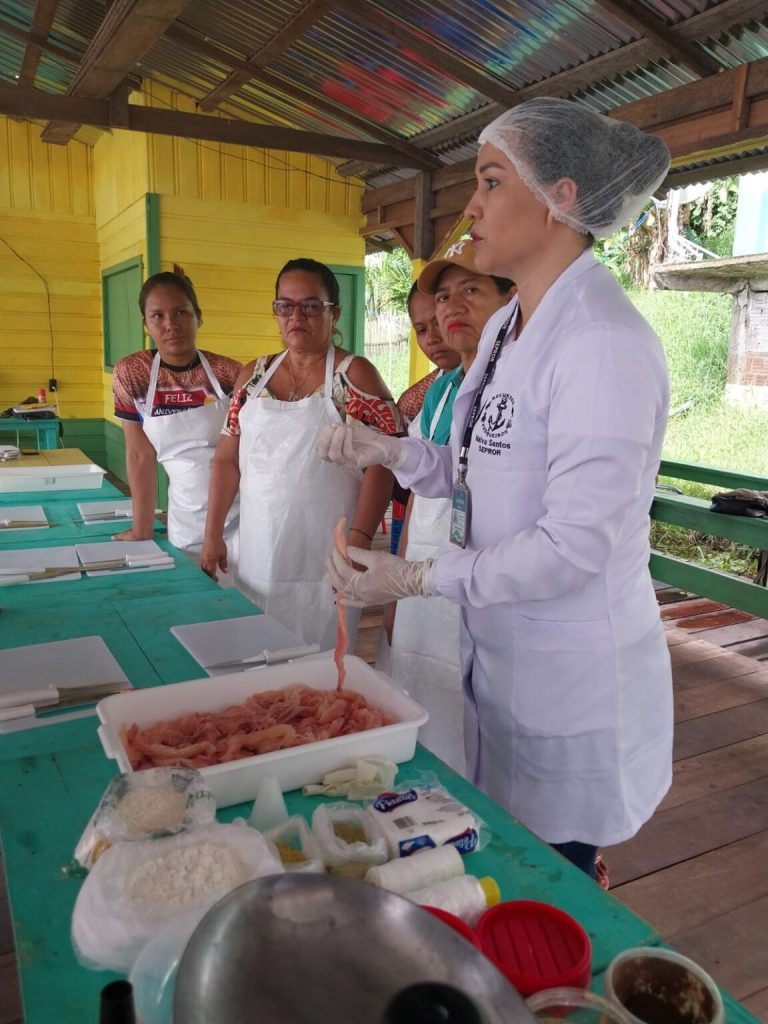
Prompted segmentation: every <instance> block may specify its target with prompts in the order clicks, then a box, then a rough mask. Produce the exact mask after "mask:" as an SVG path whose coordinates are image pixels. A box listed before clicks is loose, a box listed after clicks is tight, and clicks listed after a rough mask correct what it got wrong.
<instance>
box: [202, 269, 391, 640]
mask: <svg viewBox="0 0 768 1024" xmlns="http://www.w3.org/2000/svg"><path fill="white" fill-rule="evenodd" d="M272 310H273V312H274V314H275V319H276V320H277V325H278V328H279V330H280V334H281V335H282V339H283V342H284V345H285V348H284V350H283V351H282V352H279V353H274V354H273V355H270V356H261V357H259V358H258V359H255V360H254V361H253V362H251V363H249V364H248V365H247V366H246V367H244V369H243V372H242V373H241V374H240V377H239V378H238V380H237V382H236V384H235V392H234V395H233V397H232V401H231V404H230V408H229V414H228V416H227V421H226V423H225V425H224V429H223V431H222V436H221V438H220V440H219V445H218V448H217V450H216V457H215V459H214V464H213V471H212V473H211V486H210V494H209V498H208V518H207V521H206V527H205V541H204V543H203V549H202V553H201V557H200V565H201V567H202V568H203V569H204V570H205V572H207V573H208V574H209V575H210V576H212V577H213V578H214V579H215V578H216V574H217V571H219V570H222V571H226V570H227V546H226V544H225V542H224V538H223V527H224V523H225V520H226V516H227V512H228V510H229V507H230V505H231V504H232V502H233V501H234V499H235V496H236V494H237V492H238V488H239V490H240V539H239V556H238V567H237V579H238V586H239V587H240V588H241V589H242V590H243V591H245V593H247V594H248V595H249V597H251V598H252V600H253V601H254V602H255V603H256V604H257V605H258V606H259V607H260V608H261V609H262V610H263V611H266V612H268V613H269V614H270V615H272V616H274V618H276V619H277V620H278V621H279V622H281V623H283V625H285V626H287V627H288V628H289V629H291V630H293V632H295V633H297V634H298V635H299V636H300V637H301V639H302V640H303V641H304V642H305V643H319V644H320V646H321V648H323V649H325V648H328V647H332V646H333V642H334V634H335V628H336V627H335V623H336V612H335V605H334V600H333V596H332V594H331V592H330V588H329V587H328V582H327V577H326V572H325V560H326V558H327V556H328V545H329V538H330V537H331V534H332V529H333V526H334V525H335V523H336V521H337V520H338V518H339V517H340V516H346V517H347V523H348V524H349V526H350V527H351V529H350V534H351V538H350V539H351V541H352V543H354V544H355V545H356V546H360V547H363V548H370V546H371V542H372V540H373V536H374V534H375V532H376V529H377V527H378V524H379V523H380V521H381V517H382V516H383V514H384V511H385V509H386V507H387V504H388V502H389V499H390V496H391V493H392V481H393V477H392V474H391V473H390V472H389V471H388V470H386V469H384V468H383V467H381V466H373V467H371V468H370V469H367V470H365V472H364V473H361V472H360V471H359V470H350V469H348V468H346V467H338V466H330V465H329V464H327V463H320V462H319V460H318V459H317V458H316V456H315V454H314V443H315V440H316V438H317V434H318V433H319V431H320V430H321V428H322V427H324V426H326V425H328V424H336V425H338V424H342V423H344V422H345V420H346V419H347V418H352V419H355V420H358V421H359V422H361V423H365V424H367V425H368V426H370V427H373V428H375V429H376V430H378V431H381V432H382V433H384V434H396V433H398V431H399V430H400V426H401V424H400V416H399V413H398V411H397V406H396V405H395V403H394V402H393V400H392V396H391V395H390V393H389V391H388V390H387V388H386V386H385V384H384V382H383V381H382V379H381V377H380V376H379V374H378V372H377V370H376V368H375V367H374V366H373V365H372V364H371V363H369V362H368V361H367V360H366V359H363V358H361V357H359V356H355V355H354V354H353V353H351V352H347V351H345V350H344V349H342V348H339V347H336V346H335V345H334V334H335V333H337V331H336V325H337V322H338V319H339V315H340V313H341V308H340V306H339V284H338V281H337V280H336V278H335V276H334V274H333V273H332V271H331V270H329V268H328V267H326V266H325V265H324V264H323V263H319V262H318V261H316V260H313V259H295V260H290V261H289V262H288V263H286V265H285V266H284V267H283V269H282V270H281V271H280V273H279V274H278V276H277V281H276V284H275V300H274V302H273V303H272Z"/></svg>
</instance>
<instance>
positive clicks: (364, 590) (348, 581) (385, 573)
mask: <svg viewBox="0 0 768 1024" xmlns="http://www.w3.org/2000/svg"><path fill="white" fill-rule="evenodd" d="M349 558H350V561H352V562H357V563H359V564H360V565H364V566H366V570H367V571H361V570H360V569H356V568H355V566H354V565H350V564H349V562H347V561H346V560H345V558H344V556H343V555H342V554H341V552H340V551H337V550H336V549H334V551H333V554H332V555H331V557H330V558H329V559H328V561H327V563H326V565H327V568H328V575H329V576H330V578H331V583H332V585H333V588H334V590H337V591H338V592H339V593H340V594H341V595H342V596H343V597H345V598H347V599H348V600H350V601H355V602H357V603H359V604H362V605H368V604H383V603H385V602H386V601H391V600H393V599H394V600H395V601H397V600H398V599H399V598H401V597H429V596H430V595H431V593H432V591H431V589H430V585H429V574H430V570H431V569H432V559H431V558H427V559H426V560H425V561H423V562H407V561H406V560H405V559H404V558H400V557H398V555H390V554H389V552H388V551H366V550H365V548H354V547H351V548H350V549H349Z"/></svg>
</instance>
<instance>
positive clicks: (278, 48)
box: [198, 0, 330, 111]
mask: <svg viewBox="0 0 768 1024" xmlns="http://www.w3.org/2000/svg"><path fill="white" fill-rule="evenodd" d="M329 7H330V2H329V0H308V3H306V4H305V5H304V6H303V7H302V8H301V10H299V11H298V13H296V14H294V16H293V17H292V18H291V19H290V20H289V21H288V23H287V24H286V25H284V26H283V28H281V29H280V31H279V32H278V33H277V34H276V35H274V36H273V37H272V39H270V41H269V42H268V43H267V44H266V46H262V48H261V49H260V50H259V51H258V52H257V53H254V54H253V56H252V57H249V58H248V60H247V61H246V66H245V67H240V68H237V69H236V70H234V71H232V72H230V74H229V76H228V77H227V79H226V80H225V81H224V82H222V83H221V85H219V86H217V87H216V88H215V89H213V90H212V91H211V92H209V93H208V95H207V96H204V97H203V98H202V99H201V100H200V103H199V104H198V105H199V107H200V109H201V110H207V111H210V110H215V109H216V107H218V106H219V104H221V103H223V102H224V100H226V99H229V97H230V96H231V95H232V93H233V92H237V90H238V89H239V88H240V86H242V85H245V84H246V82H249V81H250V80H251V78H252V77H253V72H254V71H258V70H259V69H260V68H265V67H267V66H268V65H269V64H272V63H273V62H274V61H276V60H277V59H278V57H280V55H281V54H283V53H285V51H286V50H290V48H291V47H292V46H293V44H294V43H295V42H296V40H297V39H300V38H301V37H302V36H303V35H304V33H305V32H306V31H307V29H308V28H311V26H312V25H314V24H315V22H317V21H319V20H320V19H321V18H322V17H323V16H324V15H325V14H326V13H327V12H328V9H329Z"/></svg>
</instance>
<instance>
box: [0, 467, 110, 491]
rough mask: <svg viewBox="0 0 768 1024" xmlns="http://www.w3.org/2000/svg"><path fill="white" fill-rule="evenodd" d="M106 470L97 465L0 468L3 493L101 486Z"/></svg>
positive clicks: (0, 488) (0, 485) (0, 487)
mask: <svg viewBox="0 0 768 1024" xmlns="http://www.w3.org/2000/svg"><path fill="white" fill-rule="evenodd" d="M106 472H107V471H106V470H105V469H102V468H101V466H97V465H96V464H95V463H93V462H91V463H85V464H79V465H74V466H64V465H62V466H57V465H51V464H50V463H49V462H42V461H41V463H40V465H38V466H28V465H19V464H18V463H15V462H5V463H3V464H2V466H0V491H5V492H13V491H82V490H88V489H90V488H96V487H101V484H102V481H103V480H104V476H105V474H106Z"/></svg>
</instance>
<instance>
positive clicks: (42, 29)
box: [19, 0, 59, 85]
mask: <svg viewBox="0 0 768 1024" xmlns="http://www.w3.org/2000/svg"><path fill="white" fill-rule="evenodd" d="M58 6H59V0H37V3H36V4H35V10H34V13H33V15H32V26H31V34H32V36H33V38H34V37H37V38H40V39H47V38H48V33H49V32H50V31H51V25H52V24H53V19H54V16H55V14H56V8H57V7H58ZM42 54H43V51H42V47H41V46H40V45H39V44H38V43H36V42H33V40H32V39H30V40H29V42H28V43H27V49H26V50H25V52H24V59H23V60H22V62H21V69H20V70H19V85H34V84H35V78H36V77H37V66H38V64H39V63H40V58H41V56H42Z"/></svg>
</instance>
